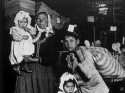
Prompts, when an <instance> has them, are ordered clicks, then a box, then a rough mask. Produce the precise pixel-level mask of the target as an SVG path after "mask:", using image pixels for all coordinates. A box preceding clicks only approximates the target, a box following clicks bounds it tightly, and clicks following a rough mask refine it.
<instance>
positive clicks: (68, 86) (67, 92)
mask: <svg viewBox="0 0 125 93" xmlns="http://www.w3.org/2000/svg"><path fill="white" fill-rule="evenodd" d="M74 89H75V86H74V84H73V82H67V83H66V85H65V86H64V91H65V93H73V92H74Z"/></svg>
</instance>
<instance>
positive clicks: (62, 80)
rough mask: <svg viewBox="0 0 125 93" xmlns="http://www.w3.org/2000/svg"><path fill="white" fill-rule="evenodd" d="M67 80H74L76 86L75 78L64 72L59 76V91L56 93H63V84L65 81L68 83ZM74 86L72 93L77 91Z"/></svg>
mask: <svg viewBox="0 0 125 93" xmlns="http://www.w3.org/2000/svg"><path fill="white" fill-rule="evenodd" d="M69 79H71V80H75V82H76V84H77V80H76V78H75V77H74V76H73V75H72V74H70V73H68V72H65V73H64V74H63V75H62V76H61V78H60V84H59V91H58V93H65V91H64V89H63V86H64V82H65V81H68V80H69ZM76 84H75V89H74V92H75V91H76V90H77V86H76Z"/></svg>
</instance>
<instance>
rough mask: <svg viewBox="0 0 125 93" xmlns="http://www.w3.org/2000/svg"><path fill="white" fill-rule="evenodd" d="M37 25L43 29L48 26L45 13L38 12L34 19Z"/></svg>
mask: <svg viewBox="0 0 125 93" xmlns="http://www.w3.org/2000/svg"><path fill="white" fill-rule="evenodd" d="M36 23H37V25H38V26H39V28H41V29H44V28H46V27H47V26H48V17H47V15H45V14H42V13H41V14H39V15H38V17H37V20H36Z"/></svg>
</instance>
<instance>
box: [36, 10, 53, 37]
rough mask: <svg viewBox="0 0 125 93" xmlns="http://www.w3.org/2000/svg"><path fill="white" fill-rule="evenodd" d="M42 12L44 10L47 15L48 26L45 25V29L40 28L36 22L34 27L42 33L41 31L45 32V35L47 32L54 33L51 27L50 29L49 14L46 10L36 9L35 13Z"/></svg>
mask: <svg viewBox="0 0 125 93" xmlns="http://www.w3.org/2000/svg"><path fill="white" fill-rule="evenodd" d="M42 12H45V13H46V14H47V16H48V26H47V27H46V28H45V29H41V28H39V26H38V25H37V24H36V25H35V27H36V28H37V29H38V30H39V32H41V33H42V32H46V37H48V34H49V33H52V34H54V32H53V29H52V23H51V17H50V15H49V14H48V13H47V12H46V11H38V13H37V14H39V13H42Z"/></svg>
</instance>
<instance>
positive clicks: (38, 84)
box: [15, 63, 55, 93]
mask: <svg viewBox="0 0 125 93" xmlns="http://www.w3.org/2000/svg"><path fill="white" fill-rule="evenodd" d="M29 66H30V68H31V69H32V73H25V72H23V75H22V76H17V80H16V87H15V93H54V86H55V76H54V74H53V70H52V67H45V66H42V65H40V64H39V63H31V64H29Z"/></svg>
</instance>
